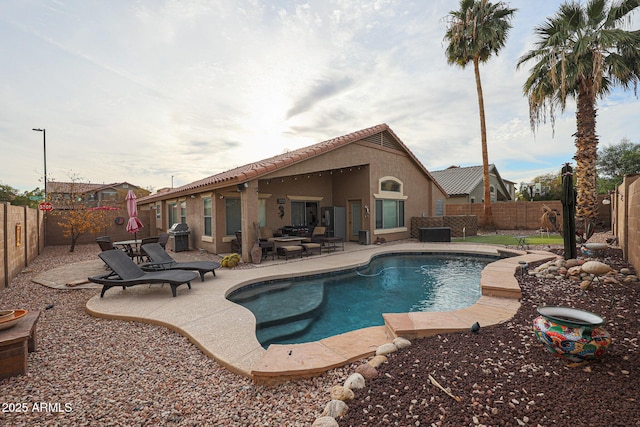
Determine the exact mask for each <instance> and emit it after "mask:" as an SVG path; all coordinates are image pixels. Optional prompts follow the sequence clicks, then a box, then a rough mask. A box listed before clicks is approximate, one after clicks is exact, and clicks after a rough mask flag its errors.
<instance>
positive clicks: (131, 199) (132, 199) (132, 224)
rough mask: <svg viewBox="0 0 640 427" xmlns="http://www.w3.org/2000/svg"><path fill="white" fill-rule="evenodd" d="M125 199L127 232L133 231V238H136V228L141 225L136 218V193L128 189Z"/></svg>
mask: <svg viewBox="0 0 640 427" xmlns="http://www.w3.org/2000/svg"><path fill="white" fill-rule="evenodd" d="M125 200H126V201H127V212H129V221H128V222H127V231H128V232H129V233H133V236H134V237H133V238H134V239H135V240H138V236H137V234H136V233H138V230H140V229H141V228H142V227H144V226H143V225H142V222H140V220H139V219H138V205H137V204H136V195H135V193H134V192H133V190H129V192H128V193H127V197H125Z"/></svg>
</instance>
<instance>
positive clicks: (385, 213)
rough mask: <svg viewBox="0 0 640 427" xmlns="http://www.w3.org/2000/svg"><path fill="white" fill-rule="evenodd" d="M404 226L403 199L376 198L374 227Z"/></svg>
mask: <svg viewBox="0 0 640 427" xmlns="http://www.w3.org/2000/svg"><path fill="white" fill-rule="evenodd" d="M398 227H404V200H376V229H385V228H398Z"/></svg>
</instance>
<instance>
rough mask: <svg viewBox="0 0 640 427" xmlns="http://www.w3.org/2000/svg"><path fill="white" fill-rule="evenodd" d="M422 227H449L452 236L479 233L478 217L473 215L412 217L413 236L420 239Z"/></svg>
mask: <svg viewBox="0 0 640 427" xmlns="http://www.w3.org/2000/svg"><path fill="white" fill-rule="evenodd" d="M422 227H449V228H451V237H463V236H475V235H476V234H478V217H476V216H471V215H456V216H429V217H424V218H421V217H414V218H411V238H412V239H419V238H420V231H419V229H420V228H422Z"/></svg>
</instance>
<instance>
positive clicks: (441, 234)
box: [418, 227, 451, 242]
mask: <svg viewBox="0 0 640 427" xmlns="http://www.w3.org/2000/svg"><path fill="white" fill-rule="evenodd" d="M418 230H419V231H420V241H421V242H450V241H451V228H450V227H420V228H418Z"/></svg>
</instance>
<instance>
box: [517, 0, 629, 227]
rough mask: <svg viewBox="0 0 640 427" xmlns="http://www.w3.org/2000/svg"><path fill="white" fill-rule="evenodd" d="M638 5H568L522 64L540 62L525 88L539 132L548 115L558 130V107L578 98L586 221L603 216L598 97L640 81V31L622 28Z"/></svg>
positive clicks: (580, 202)
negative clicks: (599, 182) (598, 162)
mask: <svg viewBox="0 0 640 427" xmlns="http://www.w3.org/2000/svg"><path fill="white" fill-rule="evenodd" d="M638 6H640V0H622V1H616V2H614V3H613V4H610V2H608V1H607V0H589V1H588V2H587V3H586V5H583V4H582V3H578V2H575V1H570V2H566V3H564V4H562V5H561V6H560V9H559V10H558V12H557V13H556V15H555V16H553V17H552V18H548V19H547V21H546V22H545V23H544V24H542V25H540V26H538V27H536V28H535V30H534V31H535V33H536V35H537V36H538V38H539V40H538V41H537V42H536V44H535V48H534V49H533V50H530V51H529V52H527V53H526V54H525V55H524V56H522V57H520V58H519V60H518V65H517V67H518V68H519V67H520V66H521V65H523V64H524V63H527V62H529V61H534V62H535V63H534V65H533V67H532V68H531V70H530V72H531V75H530V76H529V77H528V78H527V81H526V82H525V84H524V93H525V95H526V96H527V97H528V99H529V116H530V121H531V128H532V130H533V131H534V132H535V130H536V127H537V126H538V125H540V123H546V120H547V117H549V119H550V121H551V124H552V126H553V125H554V124H555V114H556V109H557V108H558V107H559V108H560V110H561V111H562V112H564V110H565V108H566V104H567V99H568V98H574V99H575V100H576V103H577V109H576V124H577V132H576V133H575V138H576V139H575V144H576V154H575V157H574V159H575V160H576V171H575V172H576V177H577V188H578V196H577V205H576V217H577V219H578V220H579V221H581V222H582V221H585V222H594V221H595V220H596V218H597V215H598V209H597V206H598V202H597V193H596V159H597V154H598V153H597V148H598V136H597V135H596V101H597V98H603V97H605V96H606V95H607V94H609V92H610V90H611V89H612V87H614V86H620V87H622V88H623V89H625V90H627V89H629V88H630V87H631V86H633V87H634V88H636V87H637V84H638V81H639V75H640V50H639V49H638V46H640V31H625V30H624V29H623V25H624V23H625V22H629V20H630V14H631V13H632V12H633V11H634V10H635V9H636V8H637V7H638Z"/></svg>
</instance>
